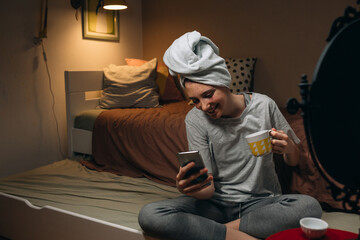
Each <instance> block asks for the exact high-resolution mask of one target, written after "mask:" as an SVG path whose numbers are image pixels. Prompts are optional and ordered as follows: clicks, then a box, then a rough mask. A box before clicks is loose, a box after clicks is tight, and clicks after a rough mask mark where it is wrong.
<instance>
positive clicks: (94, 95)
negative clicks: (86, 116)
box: [65, 71, 104, 157]
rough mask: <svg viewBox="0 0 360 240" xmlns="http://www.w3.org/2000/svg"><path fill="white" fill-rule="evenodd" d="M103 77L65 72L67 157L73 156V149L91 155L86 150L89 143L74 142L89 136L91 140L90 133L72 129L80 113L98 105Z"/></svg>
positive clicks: (100, 75)
mask: <svg viewBox="0 0 360 240" xmlns="http://www.w3.org/2000/svg"><path fill="white" fill-rule="evenodd" d="M103 76H104V72H103V71H65V93H66V115H67V117H66V120H67V134H68V137H67V139H68V157H71V156H72V155H73V152H74V148H77V149H78V150H79V151H80V152H82V153H86V154H91V152H89V150H88V149H89V144H91V141H90V142H89V141H82V140H79V141H74V140H76V139H74V138H78V137H80V138H81V137H84V138H86V139H88V138H89V135H90V139H91V136H92V132H90V131H86V130H81V129H74V128H73V126H74V119H75V116H76V115H77V114H79V113H80V112H82V111H85V110H89V109H95V108H96V107H97V106H98V105H99V99H100V92H101V90H102V88H103ZM74 132H75V133H76V134H74ZM74 144H76V145H75V146H74ZM90 149H91V146H90Z"/></svg>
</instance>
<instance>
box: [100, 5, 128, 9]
mask: <svg viewBox="0 0 360 240" xmlns="http://www.w3.org/2000/svg"><path fill="white" fill-rule="evenodd" d="M104 9H106V10H123V9H127V6H126V5H105V6H104Z"/></svg>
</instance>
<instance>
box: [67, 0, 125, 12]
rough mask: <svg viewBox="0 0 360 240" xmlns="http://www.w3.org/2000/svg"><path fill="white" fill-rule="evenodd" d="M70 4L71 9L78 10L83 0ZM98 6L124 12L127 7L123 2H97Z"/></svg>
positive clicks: (107, 0) (118, 0)
mask: <svg viewBox="0 0 360 240" xmlns="http://www.w3.org/2000/svg"><path fill="white" fill-rule="evenodd" d="M70 2H71V6H72V7H73V8H75V9H78V8H79V7H81V6H82V2H83V0H70ZM98 6H101V7H103V8H104V9H106V10H124V9H127V7H128V6H127V4H126V1H125V0H99V2H98Z"/></svg>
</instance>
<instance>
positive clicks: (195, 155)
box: [177, 151, 208, 184]
mask: <svg viewBox="0 0 360 240" xmlns="http://www.w3.org/2000/svg"><path fill="white" fill-rule="evenodd" d="M177 158H178V160H179V163H180V166H181V167H184V166H185V165H186V164H188V163H190V162H195V166H194V167H192V168H191V169H190V170H189V171H188V172H187V173H186V174H185V176H184V178H188V177H190V175H193V174H195V173H197V172H199V171H200V170H201V169H203V168H205V165H204V162H203V160H202V157H201V155H200V153H199V151H188V152H179V153H178V154H177ZM207 177H208V175H207V174H203V175H201V176H199V177H198V178H196V179H194V180H193V181H191V184H195V183H199V182H202V181H204V180H205V179H206V178H207Z"/></svg>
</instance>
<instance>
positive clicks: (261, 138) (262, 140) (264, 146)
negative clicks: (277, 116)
mask: <svg viewBox="0 0 360 240" xmlns="http://www.w3.org/2000/svg"><path fill="white" fill-rule="evenodd" d="M270 132H271V130H263V131H259V132H256V133H252V134H250V135H247V136H246V137H245V138H246V141H247V142H248V144H249V146H250V149H251V152H252V154H253V155H254V156H257V157H259V156H264V155H267V154H269V153H271V151H272V145H271V136H270Z"/></svg>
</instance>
